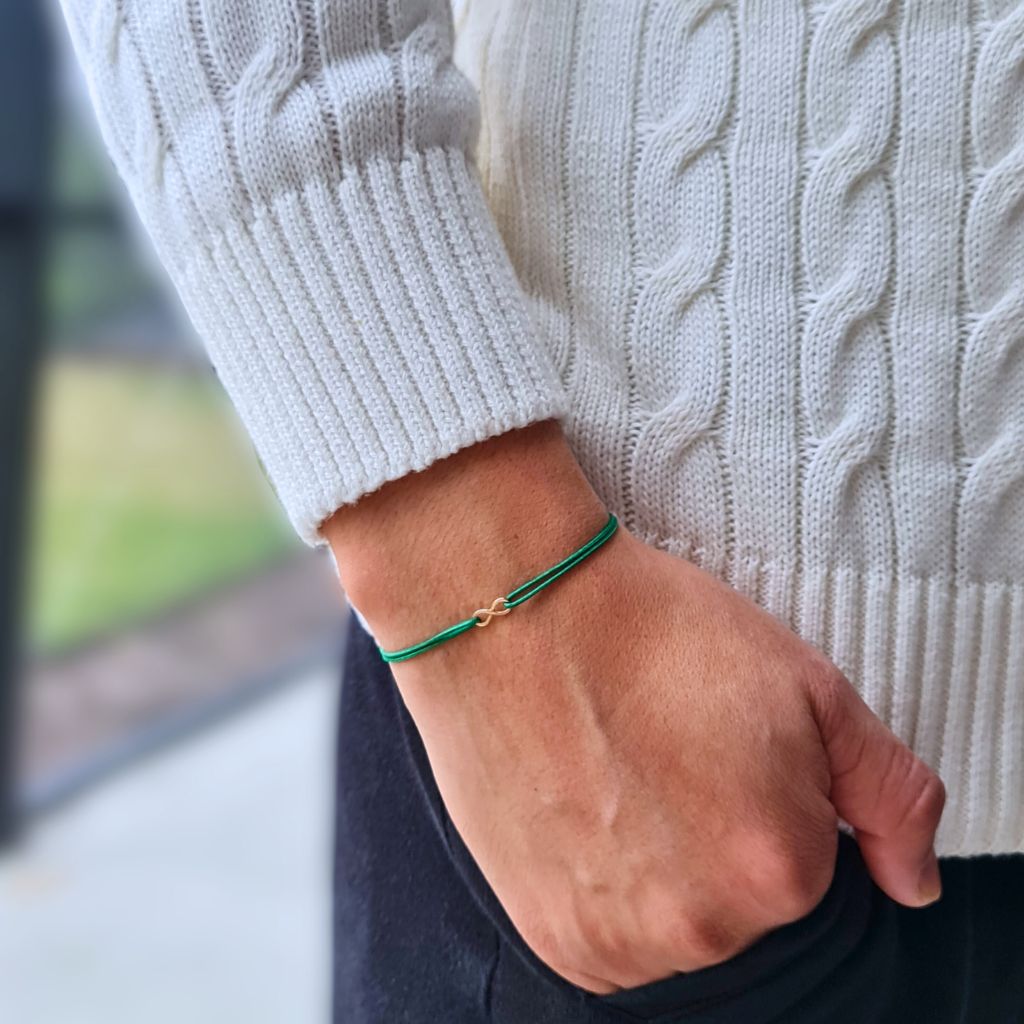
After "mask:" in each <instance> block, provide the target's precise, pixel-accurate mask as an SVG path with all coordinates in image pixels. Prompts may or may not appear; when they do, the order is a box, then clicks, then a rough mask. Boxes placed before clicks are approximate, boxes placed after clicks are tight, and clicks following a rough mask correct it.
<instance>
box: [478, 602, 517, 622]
mask: <svg viewBox="0 0 1024 1024" xmlns="http://www.w3.org/2000/svg"><path fill="white" fill-rule="evenodd" d="M510 611H512V609H511V608H506V607H505V598H503V597H496V598H495V599H494V600H493V601H492V602H491V607H490V608H477V610H476V611H475V612H473V615H474V616H475V617H476V618H478V619H480V620H481V621H480V622H478V623H477V625H478V626H480V627H481V628H483V627H484V626H489V625H490V624H491V619H494V618H497V616H499V615H508V613H509V612H510Z"/></svg>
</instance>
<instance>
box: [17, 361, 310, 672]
mask: <svg viewBox="0 0 1024 1024" xmlns="http://www.w3.org/2000/svg"><path fill="white" fill-rule="evenodd" d="M38 408H39V409H40V418H39V422H38V426H37V454H36V462H35V474H36V478H35V486H34V498H33V511H32V515H31V524H32V540H31V553H30V559H29V581H28V582H29V609H28V629H29V644H30V647H31V649H32V650H33V651H36V652H39V653H53V652H56V651H59V650H62V649H66V648H68V647H70V646H73V645H75V644H78V643H81V642H82V641H85V640H87V639H89V638H90V637H94V636H95V635H97V634H100V633H105V632H107V631H109V630H112V629H115V628H117V627H119V626H123V625H127V624H129V623H130V622H132V621H133V620H138V619H141V618H145V617H149V616H152V615H154V614H156V613H158V612H160V611H161V610H164V609H167V608H169V607H171V606H173V605H176V604H178V603H180V602H183V601H185V600H186V599H187V598H188V597H189V596H191V595H195V594H197V593H198V592H201V591H204V590H207V589H209V588H211V587H213V586H216V585H217V584H218V583H221V582H224V581H226V580H229V579H231V578H233V577H237V576H240V575H242V574H243V573H245V572H247V571H251V570H254V569H256V568H258V567H259V566H260V565H264V564H267V563H269V562H270V561H272V560H274V559H275V558H276V557H278V556H280V555H281V554H282V553H283V552H284V551H286V550H287V549H288V548H289V547H291V546H294V545H296V544H297V541H295V540H294V538H293V535H292V534H291V531H290V529H289V528H288V526H287V523H286V522H285V521H284V519H283V516H282V515H281V513H280V512H279V510H278V508H277V505H276V503H275V501H274V499H273V496H272V494H271V492H270V488H269V485H268V484H267V483H266V481H265V479H264V478H263V475H262V473H261V472H260V469H259V466H258V463H257V461H256V458H255V455H254V454H253V453H252V451H251V449H250V448H249V445H248V443H247V441H246V440H245V439H244V437H243V435H242V433H241V428H240V426H239V425H238V424H237V422H236V420H235V419H234V416H233V413H232V411H231V409H230V407H229V406H228V403H227V399H226V398H225V397H224V395H223V393H222V391H221V390H220V387H219V386H218V384H217V383H216V381H215V380H213V379H212V378H211V377H210V376H209V375H207V374H204V373H201V372H198V371H196V370H193V369H190V368H185V367H182V368H178V367H176V366H170V365H167V364H160V363H142V362H129V361H118V360H115V359H111V358H103V359H93V360H86V359H76V358H74V357H58V358H55V359H53V360H52V361H51V363H50V364H49V365H48V367H47V368H46V370H45V371H44V376H43V381H42V387H41V389H40V395H39V403H38Z"/></svg>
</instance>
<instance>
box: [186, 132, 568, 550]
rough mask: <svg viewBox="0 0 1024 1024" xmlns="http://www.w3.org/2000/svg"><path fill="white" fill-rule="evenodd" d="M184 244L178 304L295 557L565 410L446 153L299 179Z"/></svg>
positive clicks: (476, 197)
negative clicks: (407, 481)
mask: <svg viewBox="0 0 1024 1024" xmlns="http://www.w3.org/2000/svg"><path fill="white" fill-rule="evenodd" d="M185 244H186V245H188V246H189V247H190V249H191V251H190V253H189V256H188V258H187V261H186V263H185V265H184V267H183V268H181V271H180V273H178V274H176V275H175V277H176V281H177V284H178V287H179V290H180V292H181V296H182V300H183V302H184V304H185V306H186V308H187V310H188V311H189V314H190V315H191V317H192V319H193V321H194V322H195V324H196V327H197V329H198V330H199V332H200V334H201V335H202V337H203V339H204V340H205V342H206V343H207V346H208V348H209V351H210V354H211V357H212V358H213V361H214V364H215V366H216V368H217V370H218V373H219V374H220V376H221V378H222V380H223V382H224V385H225V387H226V388H227V390H228V392H229V394H230V395H231V397H232V399H233V401H234V403H235V405H236V407H237V409H238V411H239V414H240V415H241V418H242V420H243V422H244V424H245V426H246V429H247V430H248V432H249V434H250V436H251V437H252V439H253V441H254V443H255V446H256V449H257V451H258V453H259V455H260V458H261V459H262V460H263V463H264V465H265V467H266V470H267V473H268V475H269V476H270V479H271V481H272V483H273V485H274V487H275V488H276V490H277V493H278V496H279V498H280V500H281V502H282V504H283V505H284V507H285V510H286V511H287V513H288V516H289V518H290V519H291V521H292V523H293V524H294V526H295V529H296V530H297V531H298V533H299V535H300V536H301V537H302V538H303V539H304V540H306V541H307V542H308V543H311V544H313V543H319V542H320V541H321V537H320V536H319V533H318V529H319V527H320V525H321V524H322V523H323V521H324V520H325V519H326V518H328V517H329V516H330V515H331V513H333V512H334V511H335V510H336V509H338V508H339V507H341V506H342V505H345V504H349V503H351V502H353V501H355V500H356V499H357V498H359V497H360V496H361V495H363V494H366V493H368V492H370V491H373V490H376V489H377V488H378V487H380V486H381V485H382V484H384V483H385V482H387V481H388V480H394V479H397V478H398V477H401V476H404V475H405V474H407V473H410V472H414V471H417V470H421V469H424V468H425V467H427V466H428V465H430V464H431V463H432V462H434V461H436V460H437V459H440V458H444V457H445V456H447V455H450V454H452V453H453V452H455V451H458V450H459V449H460V448H464V447H466V446H467V445H470V444H473V443H475V442H478V441H483V440H485V439H486V438H488V437H493V436H495V435H497V434H500V433H503V432H505V431H507V430H511V429H514V428H516V427H522V426H526V425H527V424H529V423H533V422H537V421H540V420H543V419H549V418H552V417H556V418H558V417H561V416H562V415H563V414H564V412H565V408H566V406H565V394H564V391H563V389H562V386H561V384H560V382H559V379H558V376H557V373H556V372H555V369H554V366H553V364H552V362H551V360H550V358H549V356H548V354H547V352H546V351H545V350H544V349H543V347H542V345H541V343H540V342H539V340H538V339H537V338H536V337H535V336H534V334H533V331H532V328H531V325H530V323H529V320H528V317H527V315H526V311H525V305H524V303H523V298H522V293H521V289H520V286H519V283H518V281H517V280H516V277H515V273H514V271H513V269H512V267H511V264H510V263H509V260H508V256H507V254H506V252H505V250H504V247H503V245H502V242H501V239H500V236H499V235H498V232H497V230H496V228H495V227H494V224H493V221H492V219H491V216H490V212H489V211H488V209H487V206H486V203H485V201H484V198H483V194H482V192H481V189H480V186H479V182H478V180H477V177H476V172H475V170H474V169H473V168H472V166H471V165H470V164H469V163H468V162H467V158H466V157H465V155H464V154H463V153H462V152H461V151H460V150H446V149H433V150H428V151H425V152H422V153H413V154H410V155H409V156H407V157H406V158H405V159H404V160H402V161H401V162H400V163H394V162H390V161H385V160H380V161H377V162H374V163H372V164H368V165H366V166H364V167H361V168H358V169H356V168H351V169H349V170H348V171H347V174H346V176H345V177H344V179H343V180H342V181H340V182H326V181H323V180H320V179H317V180H313V181H309V182H306V183H304V184H302V185H301V186H300V187H297V188H296V189H295V190H293V191H290V192H288V193H285V194H282V195H280V196H278V197H277V198H276V199H275V200H274V201H273V203H272V204H270V205H267V206H264V207H260V208H257V209H256V210H255V211H254V212H253V215H252V216H251V217H248V218H246V219H245V220H244V222H243V221H238V222H232V223H230V224H228V225H226V226H224V227H223V228H221V229H219V230H217V231H216V232H214V233H212V234H211V235H209V236H207V237H204V238H201V239H189V240H187V241H186V242H185Z"/></svg>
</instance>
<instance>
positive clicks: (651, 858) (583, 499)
mask: <svg viewBox="0 0 1024 1024" xmlns="http://www.w3.org/2000/svg"><path fill="white" fill-rule="evenodd" d="M606 518H607V511H606V510H605V509H604V507H603V506H602V504H601V502H600V501H599V500H598V499H597V497H596V495H595V494H594V492H593V490H592V489H591V487H590V486H589V484H588V483H587V481H586V479H585V478H584V476H583V474H582V472H581V471H580V469H579V466H578V464H577V463H576V461H575V459H574V457H573V455H572V452H571V450H570V448H569V446H568V444H567V443H566V441H565V440H564V438H563V436H562V434H561V431H560V429H559V428H558V426H557V425H556V424H554V423H543V424H537V425H534V426H532V427H529V428H527V429H525V430H518V431H512V432H510V433H508V434H505V435H502V436H501V437H498V438H494V439H491V440H489V441H486V442H483V443H481V444H478V445H474V446H472V447H471V448H467V449H465V450H463V451H461V452H459V453H457V454H455V455H453V456H452V457H451V458H449V459H445V460H443V461H441V462H439V463H435V464H434V465H433V466H431V467H430V468H429V469H427V470H426V471H424V472H423V473H417V474H412V475H410V476H407V477H404V478H402V479H401V480H399V481H396V482H394V483H391V484H388V485H386V486H385V487H383V488H381V489H380V490H379V491H377V492H374V493H373V494H371V495H368V496H367V497H365V498H363V499H362V500H360V501H359V502H358V503H356V504H355V505H352V506H347V507H346V508H343V509H341V510H340V511H339V512H338V513H336V514H335V515H334V516H333V517H332V518H331V519H330V520H329V521H328V522H327V523H326V524H325V526H324V535H325V537H326V538H327V539H328V541H329V542H330V544H331V546H332V549H333V551H334V554H335V559H336V561H337V563H338V566H339V573H340V576H341V580H342V584H343V586H344V588H345V590H346V592H347V593H348V595H349V597H350V599H351V601H352V602H353V603H354V604H355V605H356V607H358V608H359V609H360V611H361V612H362V614H363V615H364V616H365V617H366V619H367V621H368V622H369V624H370V626H371V628H372V629H373V631H374V634H375V636H376V638H377V640H378V642H379V643H381V644H382V645H383V646H384V647H385V649H396V648H399V647H404V646H407V645H408V644H410V643H413V642H415V641H418V640H421V639H423V638H424V637H426V636H428V635H429V634H431V633H433V632H435V631H436V630H437V629H439V628H441V627H443V626H446V625H449V624H450V623H452V622H455V621H457V620H459V619H462V618H465V617H466V616H467V615H468V614H470V613H471V612H472V611H473V610H474V609H475V608H479V607H485V606H486V605H489V604H490V602H491V600H492V599H493V598H494V597H497V596H499V595H501V594H504V593H506V592H507V591H508V590H509V589H511V587H512V586H514V585H515V584H517V583H519V582H522V581H523V580H525V579H527V578H529V577H530V576H532V575H534V574H535V573H536V572H538V571H540V570H541V569H544V568H546V567H547V566H549V565H551V564H553V563H554V562H556V561H558V560H559V559H560V558H562V557H564V555H566V554H567V553H568V552H570V551H572V550H574V549H575V548H576V547H577V546H579V545H580V544H581V543H582V542H583V541H585V540H587V539H588V538H589V537H591V536H592V535H593V534H594V533H596V532H597V530H598V529H600V527H601V526H602V525H603V523H604V521H605V519H606ZM392 668H393V672H394V676H395V680H396V682H397V684H398V686H399V689H400V690H401V693H402V697H403V699H404V701H405V703H406V705H407V707H408V709H409V711H410V713H411V715H412V717H413V719H414V721H415V722H416V725H417V728H418V729H419V731H420V734H421V736H422V738H423V741H424V745H425V747H426V750H427V754H428V756H429V758H430V763H431V767H432V769H433V772H434V775H435V777H436V779H437V783H438V787H439V789H440V791H441V795H442V797H443V799H444V801H445V805H446V807H447V809H448V812H449V814H450V816H451V818H452V821H453V822H454V823H455V825H456V827H457V828H458V830H459V832H460V834H461V836H462V838H463V840H464V841H465V843H466V846H467V847H468V848H469V850H470V851H471V852H472V854H473V856H474V858H475V859H476V861H477V863H478V864H479V866H480V868H481V870H482V872H483V874H484V876H485V877H486V878H487V880H488V882H489V883H490V885H491V887H492V888H493V889H494V891H495V893H496V895H497V896H498V898H499V899H500V900H501V902H502V905H503V906H504V907H505V909H506V911H507V912H508V915H509V917H510V918H511V920H512V922H513V923H514V924H515V925H516V927H517V928H518V930H519V932H520V933H521V935H522V936H523V938H524V939H525V941H526V942H527V943H528V944H529V945H530V947H531V948H532V949H533V950H534V951H535V952H536V953H537V955H538V956H539V957H540V958H541V959H542V960H544V962H545V963H547V964H548V965H549V966H550V967H551V968H553V969H554V970H555V971H557V972H559V973H560V974H562V975H563V976H564V977H566V978H567V979H569V980H570V981H572V982H574V983H575V984H577V985H580V986H581V987H583V988H586V989H588V990H590V991H594V992H611V991H614V990H616V989H618V988H624V987H632V986H636V985H640V984H644V983H646V982H649V981H653V980H655V979H658V978H661V977H665V976H667V975H669V974H671V973H673V972H675V971H680V970H694V969H697V968H700V967H706V966H709V965H711V964H714V963H718V962H720V961H722V960H724V959H727V958H729V957H731V956H733V955H735V954H736V953H738V952H739V951H740V950H742V949H743V948H745V947H746V946H748V945H750V944H751V943H752V942H754V941H756V940H757V939H758V938H760V937H761V936H763V935H764V934H765V933H766V932H767V931H769V930H771V929H773V928H776V927H779V926H781V925H783V924H785V923H787V922H790V921H793V920H795V919H797V918H799V917H802V916H803V915H805V914H807V913H809V912H810V911H811V910H812V909H813V908H814V906H815V905H816V904H817V903H818V902H819V901H820V899H821V897H822V896H823V895H824V893H825V891H826V889H827V888H828V885H829V883H830V881H831V878H832V870H833V863H834V858H835V852H836V843H837V831H836V828H837V816H841V817H842V818H843V819H845V820H846V821H847V822H848V823H849V824H851V825H852V826H854V828H855V832H856V836H857V839H858V842H859V843H860V846H861V850H862V852H863V854H864V858H865V861H866V863H867V865H868V868H869V870H870V871H871V874H872V876H873V878H874V880H875V881H876V882H877V884H878V885H879V886H880V887H881V888H882V889H884V890H885V891H886V892H887V893H888V894H889V895H890V896H891V897H892V898H893V899H895V900H897V901H898V902H900V903H903V904H906V905H908V906H922V905H925V904H927V903H929V902H931V901H933V900H934V899H936V898H938V896H939V892H940V881H939V873H938V864H937V862H936V860H935V855H934V852H933V842H934V835H935V830H936V828H937V827H938V823H939V819H940V817H941V813H942V808H943V804H944V801H945V791H944V788H943V785H942V783H941V781H940V780H939V778H938V777H937V776H936V775H935V774H934V773H933V772H932V771H931V770H930V769H929V768H928V767H927V766H926V765H925V764H924V763H923V762H921V761H920V760H919V759H918V758H916V757H915V756H914V755H913V754H912V752H911V751H910V750H909V749H908V748H907V747H906V746H904V745H903V744H902V743H900V742H899V741H898V740H897V739H896V737H895V736H894V735H893V734H892V733H891V732H890V731H889V730H888V729H887V728H886V727H885V726H884V725H883V724H882V723H881V722H880V721H879V719H878V718H877V717H876V716H875V715H874V714H873V713H872V712H871V711H870V709H869V708H868V707H867V705H866V704H865V703H864V702H863V701H862V700H861V698H860V697H859V696H858V694H857V692H856V690H855V689H854V688H853V686H852V685H851V684H850V682H849V681H848V680H847V679H845V678H844V677H843V675H842V674H841V673H840V672H839V670H838V669H837V668H836V667H835V666H833V665H832V664H831V663H830V662H829V661H828V659H827V658H825V657H824V655H822V654H821V653H820V652H818V651H817V650H816V649H815V648H813V647H811V646H810V645H808V644H807V643H805V642H804V641H802V640H801V639H800V638H799V637H798V636H797V635H796V634H795V633H793V632H792V631H791V630H790V629H789V628H788V627H786V626H785V625H784V624H783V623H781V622H779V621H778V620H777V619H775V618H774V617H772V616H771V615H769V614H768V613H766V612H765V611H763V610H762V609H760V608H759V607H757V606H756V605H755V604H753V603H752V602H751V601H749V600H748V599H747V598H745V597H744V596H742V595H741V594H739V593H738V592H736V591H734V590H733V589H732V588H730V587H728V586H727V585H725V584H724V583H722V582H720V581H719V580H717V579H716V578H714V577H712V576H711V575H709V574H708V573H705V572H703V571H702V570H700V569H698V568H696V567H695V566H693V565H692V564H690V563H688V562H686V561H684V560H682V559H679V558H676V557H674V556H671V555H668V554H665V553H663V552H660V551H657V550H655V549H654V548H651V547H649V546H647V545H646V544H643V543H642V542H640V541H639V540H637V539H636V538H634V537H633V536H631V535H630V534H629V533H628V532H627V531H625V530H624V529H623V528H622V527H620V529H619V532H618V533H617V534H616V535H615V537H613V538H612V540H611V541H609V542H608V544H606V545H605V546H604V547H603V548H602V549H601V550H600V551H598V552H597V553H596V554H594V555H593V556H592V557H591V558H589V559H587V560H586V561H585V562H584V563H583V564H582V565H580V566H579V567H577V568H576V569H574V570H573V571H572V572H570V573H569V574H567V575H566V576H565V577H563V578H562V579H561V580H559V581H558V583H556V584H555V585H554V586H552V587H551V588H550V589H549V590H547V591H546V592H544V594H542V595H539V596H538V597H536V598H534V599H532V600H531V601H528V602H527V603H526V604H524V605H523V606H521V607H520V608H517V609H515V610H514V611H513V612H512V613H511V614H510V615H508V616H505V617H503V618H500V619H496V620H494V621H493V622H492V623H491V625H489V626H488V627H486V628H485V629H474V630H471V631H470V632H469V633H467V634H466V635H464V636H461V637H458V638H456V639H455V640H453V641H451V642H450V643H448V644H445V645H442V646H441V647H439V648H436V649H434V650H433V651H431V652H428V653H427V654H425V655H422V656H420V657H418V658H415V659H412V660H410V661H408V662H403V663H399V664H396V665H393V666H392Z"/></svg>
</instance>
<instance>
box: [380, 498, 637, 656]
mask: <svg viewBox="0 0 1024 1024" xmlns="http://www.w3.org/2000/svg"><path fill="white" fill-rule="evenodd" d="M618 525H619V521H618V519H616V518H615V516H614V515H609V516H608V522H607V523H605V524H604V526H603V527H602V528H601V530H600V531H599V532H598V533H596V534H594V536H593V537H591V538H590V540H588V541H587V543H586V544H584V545H583V546H582V547H580V548H577V549H576V550H575V551H574V552H573V553H572V554H571V555H568V556H567V557H565V558H563V559H562V561H560V562H559V563H558V564H557V565H553V566H551V568H550V569H545V570H544V572H542V573H540V575H538V576H534V577H533V579H531V580H527V581H526V582H525V583H523V584H522V585H521V586H518V587H516V589H515V590H513V591H510V592H509V593H508V594H506V595H505V596H504V597H496V598H495V599H494V600H493V601H492V602H491V606H490V607H489V608H478V609H477V610H476V611H475V612H473V614H472V615H471V616H470V617H469V618H468V619H463V620H462V622H456V623H455V625H454V626H449V627H448V628H447V629H442V630H441V632H440V633H435V634H434V635H433V636H430V637H427V639H426V640H421V641H420V642H419V643H418V644H413V645H412V646H411V647H403V648H402V650H400V651H385V650H384V649H383V648H381V647H378V648H377V650H378V651H380V656H381V657H382V658H383V659H384V660H385V661H388V662H392V661H408V660H409V658H415V657H416V655H417V654H423V653H425V652H426V651H429V650H431V649H432V648H434V647H437V646H438V645H439V644H443V643H444V642H445V641H446V640H451V639H452V638H453V637H457V636H459V635H460V634H461V633H465V632H466V631H467V630H470V629H473V627H474V626H481V627H482V626H487V625H489V624H490V621H491V619H494V618H497V617H498V616H500V615H508V613H509V612H510V611H512V609H513V608H516V607H517V606H519V605H521V604H522V603H523V602H524V601H528V600H529V599H530V598H531V597H533V596H534V595H535V594H539V593H540V592H541V591H542V590H543V589H544V588H545V587H549V586H551V584H552V583H554V582H555V580H557V579H558V577H559V576H563V575H565V573H567V572H568V571H569V570H570V569H571V568H572V567H573V566H574V565H579V563H580V562H582V561H583V559H584V558H586V557H587V556H588V555H592V554H593V553H594V552H595V551H596V550H597V549H598V548H599V547H601V545H602V544H604V543H605V542H606V541H608V540H610V539H611V536H612V534H613V533H615V531H616V529H617V528H618Z"/></svg>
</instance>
